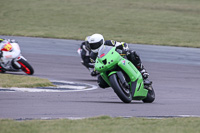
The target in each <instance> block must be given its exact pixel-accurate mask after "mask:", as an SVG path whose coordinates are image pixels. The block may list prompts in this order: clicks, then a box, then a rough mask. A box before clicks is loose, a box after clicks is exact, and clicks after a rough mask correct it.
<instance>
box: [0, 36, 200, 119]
mask: <svg viewBox="0 0 200 133" xmlns="http://www.w3.org/2000/svg"><path fill="white" fill-rule="evenodd" d="M0 37H4V38H12V39H16V40H17V41H18V42H19V44H20V47H21V50H22V54H23V55H24V57H26V58H27V59H28V61H29V63H30V64H31V65H32V66H33V68H34V69H35V74H34V76H37V77H42V78H48V79H50V80H65V81H73V82H79V83H88V84H92V85H97V83H96V78H95V77H91V76H90V74H89V71H88V70H87V69H86V68H84V66H82V65H81V63H80V61H81V59H80V57H79V56H78V54H77V52H76V51H77V49H78V48H79V46H80V44H81V42H82V41H76V40H65V39H49V38H31V37H11V36H0ZM129 47H130V48H132V49H135V50H136V51H137V52H138V53H139V54H140V56H141V58H142V61H143V64H144V65H145V67H146V69H147V71H148V72H149V74H150V77H149V79H150V80H152V81H153V87H154V90H155V93H156V100H155V101H154V102H153V103H150V104H148V103H143V102H142V101H133V102H131V103H130V104H125V103H122V102H121V101H120V99H119V98H118V97H117V96H116V94H115V93H114V91H113V90H112V88H107V89H101V88H97V89H95V90H90V91H79V92H57V93H50V92H40V93H39V92H34V93H33V92H32V93H31V92H3V91H1V92H0V118H11V119H41V118H50V119H51V118H85V117H94V116H102V115H108V116H111V117H141V116H142V117H152V116H153V117H171V116H180V115H181V116H182V115H183V116H187V115H189V116H200V87H199V86H200V85H199V84H200V49H197V48H181V47H166V46H151V45H138V44H129ZM19 74H23V73H19Z"/></svg>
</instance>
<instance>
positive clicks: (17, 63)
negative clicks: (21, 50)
mask: <svg viewBox="0 0 200 133" xmlns="http://www.w3.org/2000/svg"><path fill="white" fill-rule="evenodd" d="M20 59H24V60H25V61H27V60H26V58H24V57H23V56H22V55H20V56H19V57H18V58H16V59H14V60H13V64H14V67H15V68H16V69H21V65H20V64H19V62H18V61H19V60H20Z"/></svg>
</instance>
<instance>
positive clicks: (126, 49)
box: [121, 42, 129, 51]
mask: <svg viewBox="0 0 200 133" xmlns="http://www.w3.org/2000/svg"><path fill="white" fill-rule="evenodd" d="M121 44H122V46H123V50H124V51H128V50H129V47H128V44H127V43H125V42H121Z"/></svg>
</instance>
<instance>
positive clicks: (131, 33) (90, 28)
mask: <svg viewBox="0 0 200 133" xmlns="http://www.w3.org/2000/svg"><path fill="white" fill-rule="evenodd" d="M16 5H17V6H16ZM0 18H1V21H0V29H1V30H0V35H19V36H37V37H52V38H67V39H81V40H83V39H84V38H85V37H86V36H88V35H91V34H93V33H96V32H97V33H101V34H103V35H104V37H105V39H113V40H116V41H124V42H128V43H139V44H158V45H173V46H186V47H200V30H199V29H200V23H199V22H200V1H199V0H148V1H147V0H123V1H122V0H114V1H113V0H56V1H54V0H42V1H41V0H28V1H27V0H15V1H14V0H1V8H0Z"/></svg>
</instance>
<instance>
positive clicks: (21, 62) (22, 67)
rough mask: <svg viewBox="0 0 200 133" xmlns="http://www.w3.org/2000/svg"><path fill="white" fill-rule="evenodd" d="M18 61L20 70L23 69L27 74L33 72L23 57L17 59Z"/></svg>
mask: <svg viewBox="0 0 200 133" xmlns="http://www.w3.org/2000/svg"><path fill="white" fill-rule="evenodd" d="M18 63H19V64H20V65H21V69H22V71H24V72H25V73H26V74H28V75H32V74H33V73H34V70H33V68H32V66H31V65H30V64H29V63H28V62H27V61H26V60H24V59H22V58H21V59H20V60H18Z"/></svg>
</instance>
